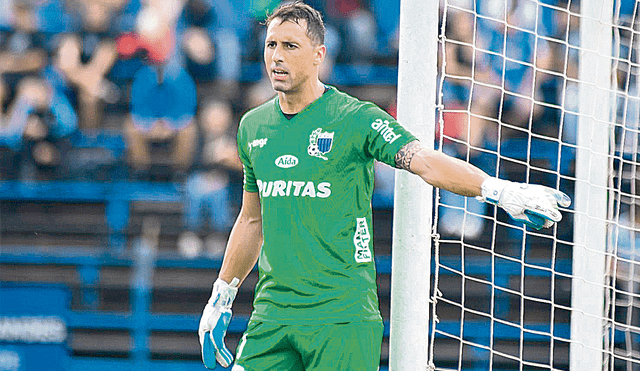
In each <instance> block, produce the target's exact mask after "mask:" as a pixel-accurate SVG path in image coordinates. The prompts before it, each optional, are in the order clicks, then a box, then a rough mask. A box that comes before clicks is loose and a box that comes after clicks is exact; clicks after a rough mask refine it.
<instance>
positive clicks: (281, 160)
mask: <svg viewBox="0 0 640 371" xmlns="http://www.w3.org/2000/svg"><path fill="white" fill-rule="evenodd" d="M296 165H298V158H297V157H296V156H294V155H282V156H280V157H278V158H277V159H276V166H277V167H281V168H283V169H288V168H290V167H294V166H296Z"/></svg>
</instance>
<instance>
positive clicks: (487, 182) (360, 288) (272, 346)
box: [199, 2, 570, 371]
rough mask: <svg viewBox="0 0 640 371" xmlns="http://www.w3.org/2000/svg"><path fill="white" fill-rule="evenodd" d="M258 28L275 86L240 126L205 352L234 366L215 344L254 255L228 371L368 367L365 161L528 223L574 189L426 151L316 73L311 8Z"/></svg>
mask: <svg viewBox="0 0 640 371" xmlns="http://www.w3.org/2000/svg"><path fill="white" fill-rule="evenodd" d="M266 25H267V33H266V40H265V49H264V62H265V67H266V71H267V74H268V76H269V79H270V81H271V84H272V86H273V88H274V89H275V90H276V92H277V96H276V97H275V98H274V99H272V100H271V101H269V102H267V103H265V104H263V105H261V106H259V107H257V108H255V109H253V110H251V111H249V112H248V113H246V114H245V115H244V117H243V118H242V120H241V123H240V128H239V131H238V148H239V155H240V159H241V160H242V163H243V165H244V192H243V200H242V202H243V203H242V208H241V210H240V215H239V216H238V219H237V221H236V223H235V225H234V227H233V229H232V231H231V235H230V237H229V241H228V244H227V250H226V253H225V256H224V261H223V263H222V268H221V270H220V274H219V277H218V279H217V280H216V282H215V283H214V285H213V293H212V296H211V299H210V300H209V302H208V303H207V305H206V306H205V309H204V312H203V314H202V319H201V320H200V328H199V337H200V343H201V345H202V357H203V361H204V363H205V366H207V367H208V368H215V367H216V363H218V364H220V365H222V366H224V367H228V366H229V365H231V364H232V363H233V356H232V354H231V352H230V351H229V350H228V349H227V348H226V347H225V344H224V336H225V334H226V329H227V326H228V323H229V320H230V318H231V305H232V303H233V300H234V298H235V295H236V293H237V290H238V287H239V286H240V285H241V284H242V281H243V280H244V279H245V277H246V276H247V275H248V274H249V272H250V271H251V269H252V268H253V266H254V265H255V263H256V261H257V262H258V268H259V281H258V283H257V286H256V289H255V299H254V303H253V313H252V315H251V320H250V321H249V324H248V327H247V330H246V332H245V333H244V335H243V337H242V340H241V341H240V344H239V346H238V349H237V354H236V361H235V364H234V367H233V370H235V371H241V370H246V371H263V370H307V371H310V370H351V371H353V370H363V371H364V370H377V368H378V365H379V362H380V348H381V342H382V332H383V325H382V318H381V316H380V312H379V310H378V298H377V294H376V291H377V289H376V271H375V265H374V259H373V247H372V244H371V241H372V230H371V225H372V222H371V195H372V192H373V165H374V160H379V161H382V162H385V163H387V164H389V165H392V166H395V167H397V168H400V169H405V170H407V171H410V172H412V173H414V174H416V175H418V176H420V177H421V178H422V179H424V180H425V181H426V182H427V183H429V184H432V185H434V186H436V187H440V188H443V189H446V190H449V191H452V192H455V193H458V194H461V195H464V196H473V197H476V196H477V197H479V198H480V199H482V200H483V201H486V202H490V203H492V204H496V205H498V206H500V207H502V208H503V209H505V210H506V211H507V212H508V213H509V214H510V215H511V216H512V217H513V218H515V219H517V220H520V221H522V222H524V223H525V224H527V225H529V226H531V227H534V228H538V229H539V228H542V227H550V226H552V225H553V224H554V223H555V222H558V221H560V219H561V217H562V216H561V214H560V212H559V211H558V205H560V206H565V207H566V206H568V205H569V203H570V200H569V198H568V197H567V196H566V195H565V194H563V193H562V192H559V191H556V190H554V189H551V188H547V187H543V186H539V185H526V184H519V183H512V182H509V181H505V180H499V179H496V178H491V177H489V176H488V175H487V174H485V173H484V172H482V171H481V170H479V169H478V168H476V167H474V166H472V165H469V164H468V163H465V162H463V161H460V160H457V159H455V158H452V157H448V156H446V155H444V154H442V153H440V152H437V151H433V150H429V149H423V148H422V147H421V146H420V143H419V141H418V140H416V138H415V137H414V136H413V135H412V134H411V133H409V132H408V131H407V130H405V129H404V128H403V127H402V126H401V125H400V124H398V123H397V122H396V120H395V119H394V118H393V117H391V116H390V115H388V114H387V113H386V112H384V111H383V110H382V109H380V108H378V107H377V106H376V105H374V104H372V103H368V102H362V101H359V100H357V99H355V98H353V97H351V96H349V95H347V94H345V93H343V92H340V91H338V90H337V89H336V88H334V87H331V86H327V85H325V84H323V83H322V82H321V81H320V80H319V78H318V70H319V68H320V65H321V64H322V62H323V59H324V57H325V55H326V47H325V46H324V25H323V21H322V17H321V15H320V13H319V12H318V11H316V10H315V9H313V8H311V7H310V6H308V5H306V4H303V3H301V2H295V3H285V4H283V5H281V6H280V7H279V8H277V9H276V10H275V11H274V12H273V13H272V14H271V15H270V16H269V17H268V19H267V21H266ZM425 228H427V226H425ZM426 268H428V267H426Z"/></svg>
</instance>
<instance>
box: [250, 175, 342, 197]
mask: <svg viewBox="0 0 640 371" xmlns="http://www.w3.org/2000/svg"><path fill="white" fill-rule="evenodd" d="M256 183H257V184H258V192H260V195H261V196H262V198H265V197H290V196H293V197H311V198H315V197H320V198H327V197H329V196H331V183H329V182H321V183H318V184H317V185H316V184H315V183H314V182H305V181H295V180H273V181H268V182H264V181H262V180H260V179H257V180H256Z"/></svg>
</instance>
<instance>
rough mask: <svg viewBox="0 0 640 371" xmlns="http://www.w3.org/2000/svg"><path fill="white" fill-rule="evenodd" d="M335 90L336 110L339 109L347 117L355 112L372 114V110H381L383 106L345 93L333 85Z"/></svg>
mask: <svg viewBox="0 0 640 371" xmlns="http://www.w3.org/2000/svg"><path fill="white" fill-rule="evenodd" d="M331 89H333V90H334V94H333V97H332V98H333V99H332V100H333V103H334V104H333V106H334V109H336V111H339V112H340V113H339V114H340V115H341V116H343V117H347V116H349V115H354V114H364V115H367V114H370V113H371V112H380V111H382V108H380V107H378V106H377V105H376V104H375V103H372V102H369V101H365V100H361V99H359V98H356V97H354V96H352V95H351V94H349V93H345V92H343V91H341V90H338V89H337V88H335V87H331Z"/></svg>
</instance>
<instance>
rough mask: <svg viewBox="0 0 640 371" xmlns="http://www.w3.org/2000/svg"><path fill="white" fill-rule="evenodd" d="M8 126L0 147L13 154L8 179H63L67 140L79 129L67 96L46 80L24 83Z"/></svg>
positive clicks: (9, 111) (18, 93)
mask: <svg viewBox="0 0 640 371" xmlns="http://www.w3.org/2000/svg"><path fill="white" fill-rule="evenodd" d="M5 122H6V125H5V126H4V127H3V128H2V130H1V131H0V144H1V145H3V146H5V147H7V148H9V149H11V150H12V154H13V156H12V157H11V162H10V163H9V164H8V165H10V166H9V167H7V168H5V172H6V173H5V174H4V175H5V176H6V177H8V178H17V177H19V178H20V179H22V180H34V179H54V178H61V177H64V171H65V168H66V164H65V161H63V160H64V154H65V153H66V152H67V151H68V149H69V147H70V144H69V140H68V138H69V136H70V135H71V134H72V133H73V132H75V130H76V128H77V117H76V114H75V111H74V109H73V106H72V104H71V102H69V100H68V99H67V97H66V96H65V95H64V93H61V92H60V91H58V90H57V89H55V87H54V86H52V85H51V84H48V82H47V80H45V79H36V78H27V79H24V80H22V81H21V82H20V85H19V88H18V92H17V95H16V98H15V99H14V101H13V102H12V103H11V105H10V106H9V110H8V116H7V117H6V118H5Z"/></svg>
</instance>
